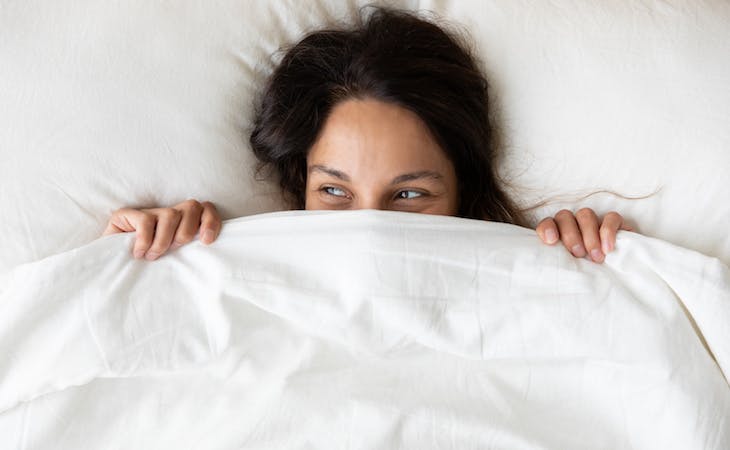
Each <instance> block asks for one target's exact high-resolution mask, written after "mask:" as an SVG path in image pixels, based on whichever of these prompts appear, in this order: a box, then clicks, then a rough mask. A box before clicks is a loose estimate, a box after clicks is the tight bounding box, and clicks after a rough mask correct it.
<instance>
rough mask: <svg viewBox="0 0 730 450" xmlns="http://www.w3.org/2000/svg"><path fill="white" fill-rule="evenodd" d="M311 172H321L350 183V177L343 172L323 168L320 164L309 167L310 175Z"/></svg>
mask: <svg viewBox="0 0 730 450" xmlns="http://www.w3.org/2000/svg"><path fill="white" fill-rule="evenodd" d="M312 172H323V173H326V174H327V175H331V176H333V177H335V178H339V179H340V180H342V181H347V182H348V183H349V182H350V176H349V175H347V174H346V173H345V172H341V171H339V170H337V169H333V168H331V167H327V166H323V165H321V164H315V165H313V166H310V167H309V173H312Z"/></svg>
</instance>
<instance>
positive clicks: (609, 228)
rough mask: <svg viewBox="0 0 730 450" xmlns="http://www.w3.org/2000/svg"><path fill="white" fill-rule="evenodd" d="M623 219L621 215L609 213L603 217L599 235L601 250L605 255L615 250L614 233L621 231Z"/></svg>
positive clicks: (613, 212)
mask: <svg viewBox="0 0 730 450" xmlns="http://www.w3.org/2000/svg"><path fill="white" fill-rule="evenodd" d="M623 224H624V218H623V217H621V214H619V213H617V212H615V211H611V212H610V213H608V214H606V215H605V216H604V217H603V222H602V223H601V228H600V230H599V234H600V235H601V249H602V250H603V253H604V254H605V255H608V253H609V252H611V251H613V249H614V248H616V233H618V230H620V229H622V226H623Z"/></svg>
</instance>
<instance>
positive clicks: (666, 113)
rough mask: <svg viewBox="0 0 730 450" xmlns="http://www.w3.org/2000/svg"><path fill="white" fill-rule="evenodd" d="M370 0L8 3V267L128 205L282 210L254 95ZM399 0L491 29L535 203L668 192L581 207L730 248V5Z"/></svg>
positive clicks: (479, 36)
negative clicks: (264, 170)
mask: <svg viewBox="0 0 730 450" xmlns="http://www.w3.org/2000/svg"><path fill="white" fill-rule="evenodd" d="M367 3H370V2H367V1H350V2H347V3H345V2H341V1H338V0H328V1H324V0H319V1H309V2H302V1H295V0H291V1H277V2H269V1H246V0H226V1H222V2H216V3H215V4H210V3H207V2H202V3H201V2H197V1H192V0H187V1H178V2H174V3H169V2H161V1H148V0H146V1H141V0H136V1H128V2H121V3H120V2H114V3H108V2H79V1H71V0H67V1H60V2H46V1H42V0H32V1H6V2H4V3H3V8H2V9H3V13H2V15H0V30H2V32H1V33H2V45H0V61H3V64H2V65H0V104H2V105H3V107H2V108H0V122H1V123H2V124H3V125H2V127H0V180H2V182H1V183H2V184H0V214H1V215H2V220H0V235H1V236H2V241H0V271H4V270H7V269H9V268H11V267H13V266H14V265H16V264H20V263H24V262H29V261H33V260H37V259H40V258H43V257H45V256H48V255H50V254H54V253H58V252H61V251H64V250H68V249H71V248H75V247H77V246H79V245H82V244H84V243H87V242H89V241H91V240H93V239H95V238H96V237H98V236H99V235H100V233H101V232H102V230H103V228H104V224H105V223H106V221H107V219H108V217H109V215H110V213H111V212H112V211H113V210H115V209H117V208H119V207H122V206H138V207H151V206H168V205H172V204H174V203H177V202H180V201H182V200H184V199H186V198H197V199H199V200H211V201H213V202H215V203H216V205H218V207H219V209H220V211H221V213H222V215H223V216H224V218H232V217H237V216H241V215H246V214H254V213H258V212H265V211H272V210H277V209H281V208H283V204H282V203H281V201H280V198H279V195H278V188H277V186H276V184H275V183H274V182H271V181H268V182H258V181H256V180H255V179H254V175H253V172H254V168H255V161H254V158H253V156H252V155H251V153H250V149H249V147H248V131H249V126H250V121H251V114H252V109H251V106H252V104H253V99H254V96H255V94H256V93H257V92H259V91H260V89H261V87H262V84H263V80H264V79H265V77H266V76H267V75H268V73H270V71H271V68H272V67H273V65H272V64H273V61H277V60H278V59H277V56H274V57H273V58H272V54H274V53H275V52H276V50H277V49H278V48H280V47H281V46H283V45H286V44H290V43H293V42H295V41H296V40H297V39H299V38H300V37H301V36H302V35H303V33H305V32H306V31H311V30H313V29H316V28H318V27H320V26H322V25H323V24H327V23H333V22H341V21H344V22H347V21H351V20H352V19H353V18H354V17H355V16H356V15H357V14H358V11H359V8H360V6H361V5H363V4H367ZM387 3H389V4H394V5H396V6H400V7H404V8H411V9H413V8H418V7H422V8H425V9H430V10H433V11H435V12H436V13H437V14H440V15H443V16H444V17H445V19H446V22H447V23H450V24H457V25H459V24H460V25H461V26H462V28H463V29H465V30H467V31H468V32H469V33H471V35H472V36H473V37H474V40H475V42H476V46H475V47H476V51H477V53H478V54H479V55H480V56H481V57H482V59H483V60H484V66H485V68H486V70H487V73H488V75H489V77H490V79H491V81H492V85H493V88H494V90H493V92H494V93H495V95H496V97H495V102H494V105H493V107H494V108H495V110H496V111H499V112H500V114H499V125H500V127H501V128H503V130H504V133H505V143H506V148H507V153H506V155H505V156H506V157H505V164H504V169H505V173H508V174H512V176H513V178H514V181H515V182H516V183H517V184H518V185H520V186H521V189H519V190H517V191H515V193H516V194H515V195H517V196H518V198H519V199H520V200H521V201H522V202H523V203H524V204H532V203H534V202H535V201H537V200H539V199H542V198H545V197H552V196H557V195H561V194H565V193H567V194H571V193H574V192H575V191H576V190H582V191H585V192H590V191H592V190H595V189H598V188H609V189H613V190H616V191H618V192H620V193H623V194H627V195H636V194H645V193H649V192H652V191H653V190H654V189H655V188H656V187H659V186H662V187H663V190H662V191H660V192H659V193H658V194H657V195H655V196H653V197H651V198H649V199H647V200H639V201H624V200H620V199H616V198H613V197H610V196H608V197H606V196H603V197H595V198H591V199H589V200H587V201H585V202H580V203H578V204H575V206H578V205H579V204H580V205H582V204H585V205H589V206H593V207H594V208H596V209H597V210H598V211H599V212H606V211H608V210H610V209H617V210H619V211H620V212H622V213H623V214H624V215H626V216H627V217H630V218H631V219H633V221H634V223H635V224H636V225H638V227H639V230H640V231H642V232H644V233H646V234H649V235H653V236H656V237H660V238H663V239H667V240H670V241H672V242H675V243H678V244H681V245H684V246H687V247H690V248H695V249H697V250H700V251H703V252H705V253H707V254H710V255H715V256H720V257H722V258H723V259H724V260H725V261H726V262H729V261H730V238H728V237H727V232H726V231H727V227H728V224H730V202H727V200H726V198H725V197H726V194H725V193H726V192H727V191H728V188H729V187H730V186H729V182H728V181H727V178H726V176H725V171H726V170H727V168H729V167H730V152H728V151H727V150H728V149H729V148H730V132H728V129H730V128H728V126H727V124H728V123H730V85H729V84H728V83H727V80H729V79H730V62H728V61H730V59H729V58H727V55H729V54H730V27H727V26H726V25H727V23H729V22H730V4H728V3H726V2H723V1H721V0H717V1H715V2H711V1H710V2H702V3H695V2H690V1H685V2H680V1H675V2H662V3H656V4H653V5H650V4H646V2H643V1H639V0H635V1H626V2H619V3H616V2H612V3H611V4H607V3H606V2H602V1H598V0H594V1H592V2H584V3H581V4H575V2H573V1H568V0H555V1H552V2H545V3H543V2H531V3H525V2H503V1H499V0H489V1H486V0H485V1H472V2H465V1H451V2H449V1H422V2H418V1H415V0H414V1H401V2H387ZM561 206H562V205H555V204H552V205H549V206H547V207H545V208H542V209H539V210H538V211H536V215H538V216H540V215H546V214H552V213H554V212H555V211H557V209H558V208H559V207H561Z"/></svg>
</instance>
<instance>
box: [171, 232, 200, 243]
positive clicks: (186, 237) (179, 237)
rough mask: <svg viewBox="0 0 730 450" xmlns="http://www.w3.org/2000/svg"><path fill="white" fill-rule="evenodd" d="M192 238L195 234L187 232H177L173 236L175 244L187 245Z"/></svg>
mask: <svg viewBox="0 0 730 450" xmlns="http://www.w3.org/2000/svg"><path fill="white" fill-rule="evenodd" d="M194 237H195V233H192V232H190V231H187V230H179V231H178V232H177V234H176V235H175V242H177V243H179V244H187V243H188V242H192V240H193V238H194Z"/></svg>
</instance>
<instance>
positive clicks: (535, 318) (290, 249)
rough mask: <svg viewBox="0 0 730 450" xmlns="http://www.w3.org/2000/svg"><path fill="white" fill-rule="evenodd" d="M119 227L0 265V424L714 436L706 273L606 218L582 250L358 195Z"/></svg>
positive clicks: (314, 435) (183, 440)
mask: <svg viewBox="0 0 730 450" xmlns="http://www.w3.org/2000/svg"><path fill="white" fill-rule="evenodd" d="M133 237H134V236H133V234H121V235H114V236H108V237H105V238H102V239H99V240H97V241H95V242H93V243H91V244H89V245H87V246H84V247H81V248H78V249H76V250H72V251H70V252H67V253H63V254H59V255H56V256H53V257H50V258H47V259H45V260H42V261H39V262H36V263H31V264H27V265H23V266H19V267H17V268H16V269H14V270H13V271H11V272H8V273H6V274H5V275H3V276H2V278H0V354H2V355H3V357H2V359H0V411H1V412H0V442H3V443H10V444H12V445H15V446H12V445H11V447H12V448H18V449H23V450H31V449H47V448H54V449H75V450H79V449H122V448H145V449H147V448H149V449H188V448H189V449H192V448H195V449H234V448H235V449H239V448H246V449H249V448H251V449H254V448H255V449H264V448H266V449H280V448H286V449H305V448H317V449H320V448H337V449H342V448H351V449H354V448H357V449H385V448H387V449H400V448H402V449H413V448H418V449H437V448H438V449H454V450H456V449H502V448H530V449H532V448H534V449H542V448H561V449H571V448H574V449H585V448H605V449H624V448H625V449H628V448H631V449H656V448H664V449H669V448H677V449H722V448H728V447H730V414H729V413H730V388H729V385H728V381H727V380H728V374H730V327H728V323H730V273H729V271H728V268H727V267H726V266H725V265H723V264H722V263H720V262H719V261H718V260H716V259H712V258H708V257H706V256H703V255H701V254H699V253H696V252H693V251H690V250H685V249H683V248H680V247H676V246H673V245H671V244H668V243H666V242H663V241H660V240H656V239H651V238H647V237H643V236H640V235H636V234H633V233H628V232H621V233H619V236H618V240H617V244H616V251H615V252H613V253H611V254H609V255H608V257H607V258H606V261H605V263H604V264H602V265H598V264H594V263H592V262H590V261H588V260H584V259H576V258H573V257H572V256H571V255H570V254H569V253H568V252H567V251H566V250H565V249H564V248H563V247H562V246H560V245H558V246H552V247H551V246H546V245H543V244H542V243H540V242H539V239H538V238H537V237H536V236H535V234H534V231H532V230H527V229H523V228H519V227H516V226H512V225H505V224H497V223H489V222H482V221H474V220H467V219H458V218H450V217H434V216H426V215H418V214H406V213H392V212H375V211H356V212H335V213H332V212H288V213H274V214H266V215H259V216H251V217H247V218H242V219H236V220H231V221H227V222H225V224H224V227H223V231H222V234H221V235H220V238H219V239H218V241H216V242H215V243H214V244H212V245H210V246H204V245H202V244H201V243H200V242H198V241H195V242H193V243H191V244H189V245H186V246H184V247H182V248H180V249H178V250H176V251H174V252H172V253H170V254H168V255H165V256H163V257H162V258H160V259H159V260H158V261H154V262H147V261H139V260H134V259H133V258H132V257H131V245H132V242H133ZM4 445H5V444H3V446H4ZM11 447H7V448H11Z"/></svg>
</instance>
